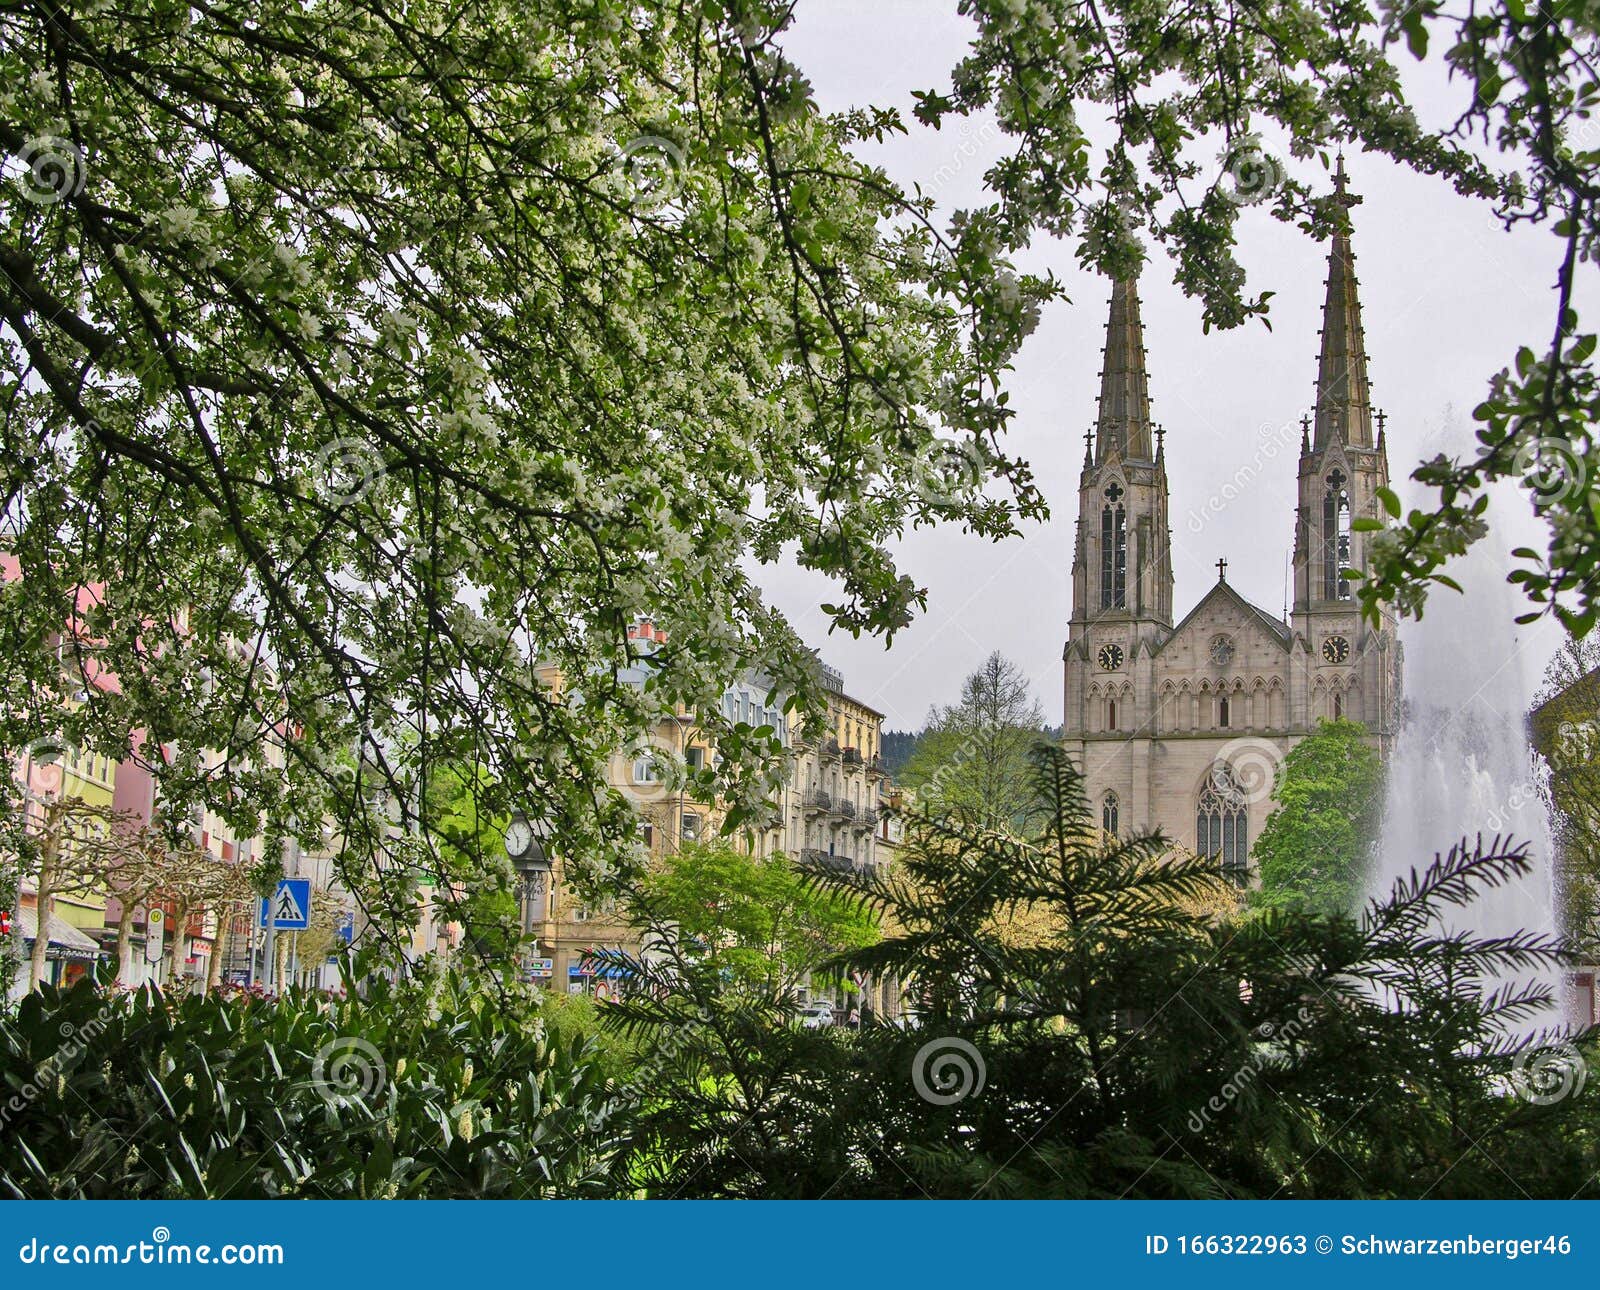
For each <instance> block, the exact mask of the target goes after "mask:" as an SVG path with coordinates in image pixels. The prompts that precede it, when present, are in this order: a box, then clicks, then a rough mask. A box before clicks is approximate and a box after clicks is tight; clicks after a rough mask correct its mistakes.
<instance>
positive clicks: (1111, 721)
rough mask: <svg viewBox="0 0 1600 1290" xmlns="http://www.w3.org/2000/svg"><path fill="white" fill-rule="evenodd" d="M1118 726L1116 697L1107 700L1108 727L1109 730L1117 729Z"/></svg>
mask: <svg viewBox="0 0 1600 1290" xmlns="http://www.w3.org/2000/svg"><path fill="white" fill-rule="evenodd" d="M1116 728H1117V701H1116V700H1115V699H1108V700H1106V729H1107V730H1115V729H1116Z"/></svg>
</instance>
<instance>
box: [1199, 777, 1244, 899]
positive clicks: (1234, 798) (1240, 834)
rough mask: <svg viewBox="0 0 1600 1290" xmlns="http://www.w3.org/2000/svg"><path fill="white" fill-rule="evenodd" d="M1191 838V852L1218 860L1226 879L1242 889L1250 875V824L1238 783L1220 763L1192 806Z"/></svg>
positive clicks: (1207, 778) (1207, 779)
mask: <svg viewBox="0 0 1600 1290" xmlns="http://www.w3.org/2000/svg"><path fill="white" fill-rule="evenodd" d="M1194 835H1195V836H1194V849H1195V852H1196V853H1197V854H1198V855H1202V856H1207V857H1209V858H1212V859H1220V860H1221V861H1222V867H1223V868H1224V869H1225V870H1226V871H1227V873H1228V876H1229V877H1230V878H1232V879H1233V881H1234V882H1236V883H1238V884H1239V885H1240V886H1243V885H1244V883H1245V880H1246V879H1247V878H1248V877H1249V873H1250V821H1249V817H1248V816H1247V815H1246V813H1245V801H1244V794H1243V793H1242V792H1241V791H1240V789H1239V785H1238V781H1237V780H1235V779H1234V776H1233V771H1232V770H1231V769H1230V768H1229V767H1228V766H1227V765H1225V764H1224V763H1222V762H1218V763H1217V765H1215V766H1213V767H1212V768H1211V774H1210V775H1209V776H1207V777H1206V786H1205V788H1204V789H1203V790H1202V791H1201V793H1200V800H1199V802H1197V803H1196V804H1195V811H1194Z"/></svg>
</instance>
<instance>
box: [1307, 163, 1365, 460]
mask: <svg viewBox="0 0 1600 1290" xmlns="http://www.w3.org/2000/svg"><path fill="white" fill-rule="evenodd" d="M1347 184H1348V179H1347V177H1346V175H1345V172H1344V157H1343V156H1342V155H1341V156H1340V158H1339V168H1338V170H1337V171H1336V172H1335V173H1334V177H1333V186H1334V197H1333V201H1334V203H1335V204H1336V205H1338V206H1340V207H1342V208H1343V210H1344V213H1345V214H1344V224H1343V226H1342V227H1341V228H1340V229H1339V230H1338V231H1337V232H1335V233H1334V235H1333V245H1332V246H1331V247H1330V248H1329V249H1328V291H1327V296H1326V298H1325V299H1324V301H1323V305H1322V353H1321V354H1320V355H1319V356H1318V360H1317V405H1316V420H1317V427H1316V440H1315V444H1316V447H1318V448H1324V447H1326V446H1327V445H1328V444H1330V443H1343V444H1345V445H1347V446H1349V447H1352V448H1370V447H1372V396H1371V394H1370V393H1369V390H1368V386H1367V355H1366V336H1365V334H1364V333H1363V331H1362V328H1361V302H1360V300H1359V299H1358V298H1357V295H1356V283H1357V279H1356V257H1355V254H1354V252H1352V251H1351V249H1350V225H1349V212H1350V208H1351V207H1353V206H1355V205H1356V204H1357V203H1359V202H1360V201H1361V199H1360V198H1359V197H1357V196H1355V195H1354V194H1353V193H1351V192H1349V191H1348V189H1347Z"/></svg>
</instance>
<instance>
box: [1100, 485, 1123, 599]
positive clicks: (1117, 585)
mask: <svg viewBox="0 0 1600 1290" xmlns="http://www.w3.org/2000/svg"><path fill="white" fill-rule="evenodd" d="M1122 497H1123V491H1122V485H1120V484H1118V483H1117V482H1116V481H1114V480H1113V481H1112V484H1111V486H1110V487H1109V488H1107V489H1106V504H1105V506H1104V507H1103V508H1102V509H1101V511H1100V608H1101V609H1126V608H1127V607H1128V515H1127V511H1126V510H1125V509H1124V508H1123V506H1122Z"/></svg>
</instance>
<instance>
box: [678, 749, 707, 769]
mask: <svg viewBox="0 0 1600 1290" xmlns="http://www.w3.org/2000/svg"><path fill="white" fill-rule="evenodd" d="M683 759H684V761H685V762H686V763H688V766H689V769H690V770H700V769H701V768H702V767H703V766H704V765H705V764H706V750H705V749H704V748H698V747H696V748H686V749H684V753H683Z"/></svg>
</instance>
